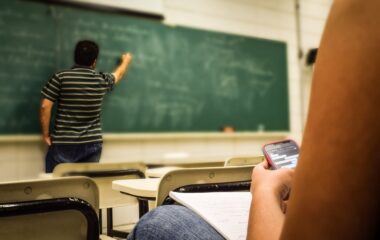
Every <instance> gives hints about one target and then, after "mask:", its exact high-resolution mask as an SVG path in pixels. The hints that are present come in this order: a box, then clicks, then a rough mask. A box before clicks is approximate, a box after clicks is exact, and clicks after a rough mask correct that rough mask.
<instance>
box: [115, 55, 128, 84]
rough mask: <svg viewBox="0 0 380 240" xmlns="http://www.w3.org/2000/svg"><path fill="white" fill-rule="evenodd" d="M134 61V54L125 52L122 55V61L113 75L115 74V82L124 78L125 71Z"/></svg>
mask: <svg viewBox="0 0 380 240" xmlns="http://www.w3.org/2000/svg"><path fill="white" fill-rule="evenodd" d="M131 62H132V55H131V54H130V53H124V54H123V55H122V56H121V62H120V64H119V66H117V68H116V69H115V70H114V71H113V73H112V74H113V75H114V76H115V83H118V82H119V81H120V80H121V79H123V77H124V75H125V73H126V72H127V70H128V66H129V64H130V63H131Z"/></svg>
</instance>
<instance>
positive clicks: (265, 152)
mask: <svg viewBox="0 0 380 240" xmlns="http://www.w3.org/2000/svg"><path fill="white" fill-rule="evenodd" d="M288 141H290V142H293V143H294V144H295V145H296V146H297V147H298V148H299V146H298V144H297V142H296V141H294V140H292V139H284V140H280V141H275V142H271V143H266V144H264V146H263V147H262V150H263V153H264V156H265V159H266V160H267V162H268V163H269V166H270V167H272V168H273V169H278V167H277V166H276V164H275V163H274V162H273V161H272V159H271V158H270V157H269V154H268V153H267V151H266V150H265V147H266V146H268V145H272V144H278V143H282V142H288Z"/></svg>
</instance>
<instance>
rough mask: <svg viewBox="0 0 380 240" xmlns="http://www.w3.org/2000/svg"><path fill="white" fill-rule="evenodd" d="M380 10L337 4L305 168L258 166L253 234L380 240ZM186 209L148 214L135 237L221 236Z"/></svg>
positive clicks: (319, 72)
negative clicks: (379, 12) (269, 168)
mask: <svg viewBox="0 0 380 240" xmlns="http://www.w3.org/2000/svg"><path fill="white" fill-rule="evenodd" d="M378 9H380V1H376V0H368V1H365V2H363V1H359V0H345V1H338V0H337V1H335V2H334V3H333V6H332V9H331V13H330V16H329V18H328V20H327V25H326V28H325V31H324V35H323V38H322V41H321V46H320V48H319V50H318V57H317V62H316V66H315V71H314V76H313V86H312V95H311V102H310V108H309V109H310V112H309V116H308V120H307V124H306V129H305V134H304V137H303V142H302V149H301V154H300V159H299V162H298V166H297V168H296V171H295V172H293V171H292V170H289V169H280V170H275V171H270V170H268V169H266V168H267V164H266V163H263V164H260V165H258V166H257V167H256V168H255V169H254V171H253V173H252V188H251V192H252V194H253V196H254V197H253V200H252V205H251V210H250V219H249V224H248V225H249V226H248V239H258V240H262V239H263V240H267V239H292V240H293V239H308V240H310V239H318V240H321V239H380V221H379V218H380V191H379V190H380V181H379V169H380V161H379V160H380V151H379V149H380V148H379V146H380V108H379V104H380V68H379V64H380V54H379V52H380V43H379V40H380V28H379V26H378V23H379V22H380V15H379V14H378ZM293 173H294V174H293ZM290 189H291V194H290V199H289V201H288V202H287V203H288V204H286V201H285V200H286V199H287V196H288V195H289V193H290ZM285 206H286V207H285ZM182 208H183V207H176V206H170V207H167V206H164V207H161V208H158V209H156V210H153V211H152V212H150V213H148V214H146V215H145V216H144V217H143V218H142V219H141V220H140V223H139V224H137V226H136V228H135V229H134V231H133V233H132V234H131V235H130V239H149V238H146V237H145V236H148V235H150V236H155V237H154V238H151V239H221V236H220V235H219V234H218V233H216V232H212V228H211V227H210V226H209V225H207V224H205V223H204V222H202V221H201V220H199V219H198V217H197V216H194V215H195V214H192V213H191V212H190V210H183V209H182ZM173 215H174V217H173ZM170 219H175V220H176V221H175V222H173V221H171V220H170ZM189 223H190V224H189ZM210 234H211V235H210Z"/></svg>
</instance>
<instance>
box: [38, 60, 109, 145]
mask: <svg viewBox="0 0 380 240" xmlns="http://www.w3.org/2000/svg"><path fill="white" fill-rule="evenodd" d="M114 84H115V77H114V76H113V75H112V74H110V73H97V72H95V71H94V70H93V69H91V68H86V67H74V68H72V69H70V70H65V71H62V72H59V73H56V74H54V75H53V77H52V78H51V79H50V80H49V81H48V82H47V84H46V85H45V86H44V88H43V89H42V91H41V93H42V95H43V97H44V98H47V99H49V100H50V101H53V102H56V104H57V112H56V115H55V124H54V131H53V133H52V134H51V138H52V142H53V144H80V143H89V142H102V129H101V124H100V113H101V105H102V101H103V97H104V95H105V94H106V93H107V92H108V91H110V90H112V87H113V86H114Z"/></svg>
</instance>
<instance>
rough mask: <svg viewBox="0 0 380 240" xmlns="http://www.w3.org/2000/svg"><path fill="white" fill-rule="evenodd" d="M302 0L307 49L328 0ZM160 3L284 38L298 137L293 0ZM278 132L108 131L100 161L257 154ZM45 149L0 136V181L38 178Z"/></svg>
mask: <svg viewBox="0 0 380 240" xmlns="http://www.w3.org/2000/svg"><path fill="white" fill-rule="evenodd" d="M300 3H301V20H302V22H301V29H302V48H303V50H305V51H306V50H307V49H309V48H312V47H318V44H319V39H320V37H321V32H322V29H323V25H324V23H325V19H326V16H327V12H328V10H329V7H330V5H331V0H301V1H300ZM162 8H163V12H164V15H165V18H166V22H167V23H168V24H177V25H183V26H189V27H195V28H199V29H206V30H215V31H221V32H225V33H232V34H240V35H246V36H253V37H260V38H267V39H274V40H280V41H285V42H286V43H287V46H288V56H287V60H288V73H289V76H288V79H289V99H290V103H289V104H290V123H291V132H290V135H291V137H293V138H295V139H296V140H300V139H301V132H302V119H303V118H304V116H302V115H301V114H302V106H307V104H303V102H304V103H305V102H307V101H308V89H309V88H310V73H311V71H310V69H307V68H304V67H301V68H300V67H299V61H298V58H297V42H296V41H297V38H296V18H295V7H294V1H293V0H292V1H291V0H234V1H231V0H207V1H206V0H192V1H188V0H163V1H162ZM301 73H303V76H301ZM301 79H302V81H303V82H302V83H303V84H301ZM301 88H302V91H301ZM301 98H302V99H303V101H301ZM281 137H284V135H281V134H280V135H276V134H275V135H266V136H265V135H262V134H261V135H260V134H258V135H257V134H252V135H243V136H236V137H231V136H230V135H226V137H224V136H223V135H221V136H220V135H218V136H214V135H212V136H209V135H208V136H207V135H191V136H190V137H189V136H187V137H186V136H185V137H184V136H183V135H176V136H174V137H165V138H160V137H157V136H153V137H149V136H144V137H138V136H137V137H133V136H132V137H121V138H119V137H107V136H106V137H105V144H104V151H103V157H102V160H101V161H106V162H120V161H136V160H141V161H146V162H149V163H162V161H163V160H164V156H165V154H166V153H168V152H169V153H170V152H186V153H188V155H189V158H188V159H196V160H197V161H202V160H205V161H207V160H216V159H221V160H223V159H224V158H225V157H228V156H232V155H248V154H261V151H260V147H261V145H262V144H263V143H265V142H267V141H271V140H274V139H278V138H281ZM21 139H24V138H22V137H21ZM45 150H46V149H45V147H44V146H43V145H42V144H41V143H40V141H39V138H38V137H34V138H32V139H29V140H28V141H26V140H17V141H8V140H7V139H2V140H1V139H0V153H1V154H0V181H7V180H18V179H30V178H36V177H38V174H39V173H41V172H43V169H44V155H45Z"/></svg>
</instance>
